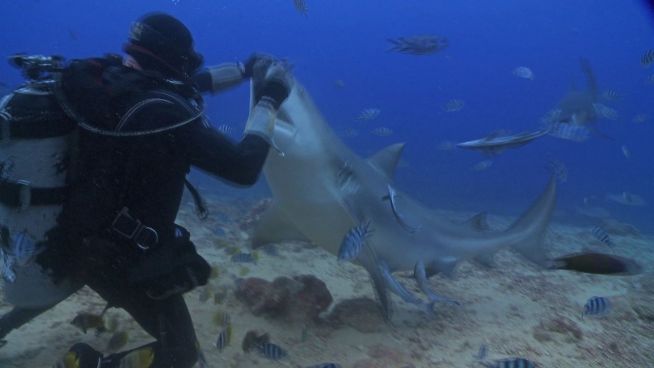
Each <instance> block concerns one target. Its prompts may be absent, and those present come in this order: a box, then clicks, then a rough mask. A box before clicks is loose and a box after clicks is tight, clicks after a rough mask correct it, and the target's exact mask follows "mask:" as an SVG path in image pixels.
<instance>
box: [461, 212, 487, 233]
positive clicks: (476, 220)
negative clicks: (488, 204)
mask: <svg viewBox="0 0 654 368" xmlns="http://www.w3.org/2000/svg"><path fill="white" fill-rule="evenodd" d="M466 224H468V226H470V228H472V229H473V230H475V231H478V232H484V231H489V230H490V226H488V220H487V213H486V212H485V211H484V212H479V213H478V214H476V215H474V216H472V217H471V218H469V219H468V220H467V221H466Z"/></svg>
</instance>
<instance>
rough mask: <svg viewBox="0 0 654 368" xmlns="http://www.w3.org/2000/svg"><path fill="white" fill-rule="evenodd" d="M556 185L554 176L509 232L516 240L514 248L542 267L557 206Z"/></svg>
mask: <svg viewBox="0 0 654 368" xmlns="http://www.w3.org/2000/svg"><path fill="white" fill-rule="evenodd" d="M556 183H557V179H556V176H555V175H552V176H551V178H550V181H549V183H548V184H547V188H546V189H545V191H544V192H543V193H542V194H541V195H540V196H539V197H538V198H537V199H536V200H535V201H534V203H533V204H532V205H531V207H529V209H527V211H525V213H523V214H522V216H520V217H519V218H518V219H517V220H516V221H515V222H514V223H513V225H511V227H509V229H508V230H507V233H508V234H510V235H512V236H511V238H512V239H514V240H515V241H514V242H512V243H513V248H514V249H515V250H516V251H517V252H518V253H520V254H521V255H523V256H524V257H525V258H527V259H529V260H530V261H532V262H534V263H536V264H538V265H542V266H544V265H546V264H547V256H546V254H545V249H544V248H543V246H542V242H543V237H544V235H545V232H546V231H547V227H548V224H549V221H550V218H551V217H552V212H553V211H554V206H555V205H556Z"/></svg>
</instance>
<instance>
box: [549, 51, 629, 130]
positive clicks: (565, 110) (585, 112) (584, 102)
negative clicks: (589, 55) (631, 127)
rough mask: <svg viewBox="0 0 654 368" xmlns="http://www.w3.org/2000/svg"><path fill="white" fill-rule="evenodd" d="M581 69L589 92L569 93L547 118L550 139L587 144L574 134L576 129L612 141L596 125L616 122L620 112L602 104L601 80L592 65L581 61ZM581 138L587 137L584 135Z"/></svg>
mask: <svg viewBox="0 0 654 368" xmlns="http://www.w3.org/2000/svg"><path fill="white" fill-rule="evenodd" d="M580 66H581V71H582V73H583V74H584V76H585V78H586V89H585V90H578V89H576V88H573V89H571V90H569V91H568V92H567V93H566V94H565V95H564V96H563V98H562V99H561V100H560V101H559V103H558V106H557V107H556V108H555V109H553V110H552V111H550V112H549V114H548V116H547V117H545V118H544V122H545V123H546V124H547V125H548V127H547V128H548V129H549V133H550V135H553V136H556V137H559V138H563V139H572V140H578V141H581V140H583V139H584V138H583V136H582V137H578V138H577V137H576V135H578V134H580V132H574V129H572V130H571V127H574V128H577V129H584V130H587V131H591V132H593V133H594V134H595V135H597V136H599V137H602V138H607V139H612V138H610V137H608V136H606V135H605V134H604V133H602V132H600V131H599V130H598V128H597V126H596V125H595V123H597V121H598V120H599V119H601V118H605V119H609V120H616V119H617V118H618V112H617V111H616V110H614V109H613V108H610V107H608V106H606V105H604V104H601V103H600V102H599V99H600V95H599V92H598V86H597V78H596V77H595V73H594V72H593V69H592V67H591V65H590V62H589V61H588V60H587V59H585V58H581V59H580ZM581 134H582V135H583V133H581Z"/></svg>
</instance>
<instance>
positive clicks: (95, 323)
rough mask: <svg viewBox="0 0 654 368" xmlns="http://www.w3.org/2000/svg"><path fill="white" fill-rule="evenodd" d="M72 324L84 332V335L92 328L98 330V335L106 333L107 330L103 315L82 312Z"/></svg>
mask: <svg viewBox="0 0 654 368" xmlns="http://www.w3.org/2000/svg"><path fill="white" fill-rule="evenodd" d="M70 323H71V324H72V325H73V326H75V327H77V328H79V329H80V330H82V332H84V333H86V331H87V330H89V329H92V328H94V329H96V331H97V332H98V333H100V332H105V331H106V330H107V328H106V327H105V325H104V318H102V316H101V315H97V314H93V313H86V312H80V313H78V314H77V316H75V318H74V319H73V320H72V321H71V322H70Z"/></svg>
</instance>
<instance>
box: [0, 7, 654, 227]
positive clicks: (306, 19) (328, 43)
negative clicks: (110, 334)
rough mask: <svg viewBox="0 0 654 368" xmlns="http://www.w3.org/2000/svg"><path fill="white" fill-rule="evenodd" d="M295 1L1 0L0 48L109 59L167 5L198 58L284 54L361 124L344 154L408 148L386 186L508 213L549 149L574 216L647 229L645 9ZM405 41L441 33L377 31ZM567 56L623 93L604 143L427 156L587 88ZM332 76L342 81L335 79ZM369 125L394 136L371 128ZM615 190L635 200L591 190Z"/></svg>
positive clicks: (213, 60)
mask: <svg viewBox="0 0 654 368" xmlns="http://www.w3.org/2000/svg"><path fill="white" fill-rule="evenodd" d="M307 5H308V8H309V11H308V14H307V15H306V16H304V15H302V14H300V13H298V12H297V11H296V10H295V8H294V6H293V1H291V0H266V1H261V0H259V1H255V0H239V1H215V0H214V1H208V0H179V1H164V0H157V1H154V0H153V1H147V2H133V1H126V0H114V1H80V0H53V1H45V0H40V1H39V0H25V1H3V4H2V10H3V12H2V15H3V16H2V18H3V21H2V23H1V24H0V51H1V52H0V55H2V56H3V57H4V56H7V55H9V54H12V53H15V52H27V53H43V54H60V55H64V56H65V57H67V58H77V57H87V56H97V55H102V54H104V53H107V52H120V51H121V45H122V44H123V43H124V42H125V40H126V35H127V30H128V27H129V25H130V23H131V22H132V21H133V20H134V19H136V18H137V17H138V16H140V15H142V14H143V13H145V12H148V11H154V10H158V11H165V12H169V13H171V14H173V15H175V16H177V17H179V18H180V19H182V20H183V21H184V22H185V23H186V24H187V25H188V26H189V28H190V29H191V30H192V31H193V34H194V36H195V39H196V43H197V48H198V50H200V51H201V52H202V53H203V54H204V56H205V60H206V61H207V64H217V63H220V62H223V61H234V60H244V59H245V58H246V57H247V56H248V55H249V54H250V53H251V52H253V51H265V52H269V53H272V54H274V55H277V56H280V57H284V58H287V59H288V60H289V61H291V62H292V63H293V64H294V66H295V69H294V70H295V74H296V75H297V77H298V78H299V79H300V80H301V81H302V82H303V83H304V84H305V85H306V87H307V89H308V91H309V92H310V93H311V94H312V96H313V98H314V100H315V101H316V102H317V104H318V105H319V107H320V108H321V110H322V112H323V113H324V115H325V116H326V117H327V120H328V121H330V122H331V124H332V126H333V127H334V129H335V130H336V131H337V132H343V131H344V130H345V129H347V128H355V129H357V130H358V131H359V135H358V136H357V137H353V138H344V139H345V140H346V142H347V143H348V145H349V146H350V147H352V148H353V149H354V150H355V151H357V152H358V153H360V154H362V155H369V154H372V153H373V152H375V151H376V150H378V149H380V148H382V147H384V146H385V145H387V144H390V143H394V142H397V141H404V142H407V143H408V144H407V148H406V151H405V156H404V160H405V162H406V165H403V168H401V169H400V172H399V173H398V177H397V185H398V187H399V188H400V189H402V190H404V191H406V192H409V193H411V194H412V195H413V196H415V197H416V198H418V199H420V200H422V201H424V202H425V203H427V204H428V205H430V206H433V207H442V208H455V209H466V210H482V209H483V210H489V211H491V212H496V213H508V214H515V213H516V212H517V211H519V209H521V208H524V207H525V206H526V204H527V202H528V201H529V200H530V199H531V198H533V197H534V196H535V195H536V194H537V193H539V192H540V190H541V188H542V187H543V186H544V184H545V182H546V178H547V175H548V172H547V170H546V169H545V166H546V164H547V162H548V160H549V159H550V158H554V159H558V160H560V161H562V162H563V163H565V165H566V166H567V168H568V172H569V175H568V181H567V183H565V185H564V186H562V189H561V194H560V202H559V203H560V205H559V208H560V209H561V210H562V211H566V212H568V213H572V212H574V208H575V206H579V205H581V204H582V201H583V198H589V199H590V201H591V202H592V204H593V205H596V206H599V207H604V208H607V209H609V210H610V211H611V213H612V216H613V217H615V218H617V219H619V220H620V221H624V222H629V223H632V224H635V225H636V226H637V227H639V228H640V229H641V230H644V231H649V232H652V231H654V221H652V220H653V219H654V213H653V212H652V210H651V204H652V203H654V189H652V188H654V166H653V165H652V163H651V157H652V153H654V150H653V148H652V145H651V140H652V137H654V120H650V121H645V122H644V123H640V124H638V123H634V122H633V121H632V119H633V118H634V117H635V116H636V115H638V114H647V115H649V116H651V117H654V111H653V108H652V104H651V103H650V102H651V101H652V97H654V85H649V84H648V83H646V79H647V78H648V77H649V76H650V75H652V74H653V73H654V69H652V68H651V69H649V70H647V69H644V68H643V67H641V65H640V58H641V56H642V54H643V53H644V52H645V51H646V50H648V49H650V48H654V45H653V44H652V39H653V38H652V36H653V35H654V28H653V19H652V17H651V13H650V12H649V10H648V9H647V7H646V6H645V4H644V3H643V2H639V1H620V2H615V1H596V0H579V1H574V2H572V1H563V0H556V1H548V2H543V1H535V0H528V1H511V0H502V1H493V2H480V1H473V0H463V1H456V2H442V1H440V2H435V1H433V2H427V1H420V0H402V1H399V0H388V1H380V0H377V1H373V0H357V1H347V2H346V1H318V0H307ZM419 34H436V35H440V36H443V37H447V38H448V40H449V47H448V48H447V49H445V50H443V51H441V52H438V53H436V54H433V55H426V56H414V55H404V54H398V53H391V52H388V51H387V49H388V47H389V44H388V42H387V41H386V39H387V38H394V37H400V36H411V35H419ZM580 57H585V58H587V59H588V60H589V61H590V63H591V65H592V67H593V69H594V71H595V74H596V76H597V80H598V84H599V87H600V91H602V90H605V89H612V90H615V91H616V92H617V93H618V94H620V95H621V96H622V97H623V98H622V99H620V100H618V101H615V102H610V103H607V105H609V106H611V107H612V108H615V109H616V110H617V111H618V112H619V118H618V120H616V121H610V120H606V119H604V120H600V121H599V122H598V123H597V127H598V129H599V130H601V131H602V132H603V133H605V134H606V135H607V136H609V137H611V139H605V138H600V137H597V136H593V137H591V138H590V139H589V140H588V141H586V142H582V143H575V142H571V141H564V140H560V139H556V138H553V137H544V138H542V139H539V140H537V141H535V142H534V143H532V144H529V145H527V146H525V147H522V148H519V149H517V150H510V151H507V152H504V153H502V154H501V155H499V156H497V157H494V158H492V160H493V165H492V166H491V167H489V168H488V169H487V170H484V171H475V170H473V169H472V167H473V166H474V165H475V164H476V163H477V162H479V161H482V160H485V159H487V157H484V156H482V155H480V154H479V153H476V152H467V151H462V150H459V149H454V150H450V151H443V150H439V149H438V145H439V144H440V143H441V142H443V141H451V142H458V141H462V140H469V139H474V138H479V137H481V136H483V135H486V134H488V133H490V132H493V131H497V130H509V131H511V132H514V133H517V132H520V131H526V130H533V129H537V128H539V127H540V123H539V120H540V118H541V117H542V116H543V115H544V114H545V113H546V112H547V111H548V110H550V109H552V108H553V107H555V106H556V104H557V103H558V102H559V100H560V99H561V98H562V97H563V96H564V94H565V93H566V92H567V91H569V90H570V89H571V88H572V87H573V86H576V87H577V88H579V89H583V88H585V80H584V75H583V74H582V72H581V70H580V68H579V58H580ZM517 66H528V67H529V68H531V69H532V70H533V72H534V74H535V78H534V80H525V79H520V78H517V77H515V76H514V75H512V70H513V69H514V68H515V67H517ZM336 80H341V81H342V82H343V84H344V86H343V87H342V88H339V87H337V86H336V85H335V81H336ZM20 81H21V78H20V75H19V73H18V72H17V71H16V70H15V69H12V68H11V67H10V66H9V65H8V64H7V63H0V82H3V83H6V84H7V85H9V86H15V85H17V84H19V83H20ZM453 98H456V99H461V100H463V101H465V107H464V108H463V109H462V110H461V111H459V112H456V113H447V112H444V111H443V109H442V105H443V104H444V103H445V102H447V101H448V100H450V99H453ZM247 99H248V90H247V86H242V87H241V88H238V89H236V90H234V91H231V92H229V93H225V94H223V95H220V96H215V97H208V98H207V105H208V113H209V115H210V117H211V119H212V121H214V123H216V124H217V125H219V124H224V123H227V124H232V125H234V126H236V127H238V128H237V131H240V130H238V129H240V128H241V127H242V126H243V122H244V120H245V117H246V114H247V111H246V110H247ZM369 107H375V108H379V109H380V110H381V114H380V115H379V117H378V118H377V119H376V120H374V121H367V122H359V121H356V119H355V118H356V116H357V114H358V113H359V112H360V111H361V110H363V109H365V108H369ZM381 126H383V127H388V128H390V129H392V130H393V131H394V133H393V134H392V135H390V136H386V137H379V136H375V135H373V134H370V131H371V130H372V129H374V128H376V127H381ZM623 145H624V146H626V147H627V148H628V150H629V151H630V153H631V155H630V158H626V157H625V156H624V155H623V153H622V150H621V146H623ZM209 186H210V184H209V182H207V183H205V185H203V187H209ZM259 188H260V189H261V188H263V185H261V186H260V187H259ZM263 190H265V189H263ZM625 191H626V192H629V193H635V194H638V195H640V196H642V197H643V198H644V199H645V200H646V201H647V202H648V203H649V205H648V206H644V207H627V206H621V205H619V204H615V203H610V202H607V201H605V199H604V197H605V195H606V194H607V193H622V192H625ZM563 218H567V217H563Z"/></svg>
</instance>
